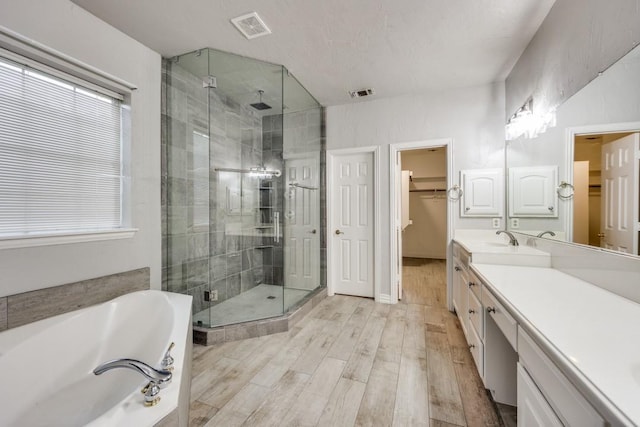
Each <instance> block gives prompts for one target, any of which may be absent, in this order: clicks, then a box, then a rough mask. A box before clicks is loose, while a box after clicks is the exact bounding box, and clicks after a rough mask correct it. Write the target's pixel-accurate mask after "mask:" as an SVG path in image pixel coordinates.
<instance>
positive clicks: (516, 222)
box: [511, 218, 520, 228]
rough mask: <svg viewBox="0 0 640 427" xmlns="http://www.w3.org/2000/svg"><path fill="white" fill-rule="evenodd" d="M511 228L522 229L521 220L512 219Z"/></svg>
mask: <svg viewBox="0 0 640 427" xmlns="http://www.w3.org/2000/svg"><path fill="white" fill-rule="evenodd" d="M511 228H520V218H511Z"/></svg>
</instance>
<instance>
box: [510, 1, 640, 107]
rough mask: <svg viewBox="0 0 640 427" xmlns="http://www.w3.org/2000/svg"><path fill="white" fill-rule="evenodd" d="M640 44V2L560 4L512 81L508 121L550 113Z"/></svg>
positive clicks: (533, 40) (555, 6) (530, 45)
mask: <svg viewBox="0 0 640 427" xmlns="http://www.w3.org/2000/svg"><path fill="white" fill-rule="evenodd" d="M638 42H640V0H608V1H602V0H556V2H555V4H554V5H553V7H552V8H551V10H550V11H549V14H548V15H547V17H546V18H545V20H544V22H543V23H542V25H541V26H540V28H539V29H538V31H537V32H536V35H535V36H534V37H533V39H532V40H531V42H530V43H529V45H528V46H527V48H526V49H525V51H524V52H523V54H522V55H521V57H520V59H519V60H518V62H517V63H516V65H515V66H514V67H513V69H512V71H511V73H510V74H509V76H508V77H507V80H506V109H505V110H506V117H510V116H511V115H512V114H513V113H514V112H515V111H516V110H517V109H518V108H519V107H520V106H521V105H522V104H523V103H524V102H525V101H526V100H527V98H528V97H529V96H531V95H533V99H534V111H535V110H537V109H538V108H540V109H541V111H542V112H546V111H547V109H548V107H556V106H558V105H560V104H561V103H562V102H563V101H565V100H566V99H568V98H569V97H570V96H572V95H573V94H574V93H576V92H577V91H578V90H580V89H581V88H582V87H583V86H584V85H586V84H587V83H588V82H589V81H591V80H593V79H594V78H595V77H596V76H597V75H598V73H599V72H601V71H604V70H606V69H607V68H608V67H609V66H610V65H611V64H613V63H614V62H615V61H617V60H618V59H619V58H621V57H622V56H623V55H624V54H625V53H627V52H629V51H630V50H631V49H632V48H633V47H634V46H635V45H637V44H638Z"/></svg>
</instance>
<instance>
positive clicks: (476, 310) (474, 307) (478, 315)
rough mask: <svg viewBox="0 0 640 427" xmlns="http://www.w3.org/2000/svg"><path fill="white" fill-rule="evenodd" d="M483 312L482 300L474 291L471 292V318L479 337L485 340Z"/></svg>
mask: <svg viewBox="0 0 640 427" xmlns="http://www.w3.org/2000/svg"><path fill="white" fill-rule="evenodd" d="M482 314H483V313H482V304H480V300H479V299H478V297H476V296H475V294H474V293H473V292H469V320H470V321H471V324H472V325H473V327H474V328H475V330H476V332H477V333H478V337H480V339H481V340H484V324H483V323H484V322H483V320H484V316H483V315H482Z"/></svg>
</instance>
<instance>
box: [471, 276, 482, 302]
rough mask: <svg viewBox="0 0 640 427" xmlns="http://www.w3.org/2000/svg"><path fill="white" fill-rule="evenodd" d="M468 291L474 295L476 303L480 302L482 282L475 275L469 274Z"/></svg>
mask: <svg viewBox="0 0 640 427" xmlns="http://www.w3.org/2000/svg"><path fill="white" fill-rule="evenodd" d="M468 285H469V290H470V291H471V292H472V293H474V294H475V295H476V297H477V298H478V301H480V302H482V282H481V281H480V280H478V278H477V277H476V275H475V274H473V273H472V272H469V283H468Z"/></svg>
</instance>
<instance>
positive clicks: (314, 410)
mask: <svg viewBox="0 0 640 427" xmlns="http://www.w3.org/2000/svg"><path fill="white" fill-rule="evenodd" d="M417 267H419V268H416V269H414V268H413V267H411V266H407V268H405V274H408V276H405V282H404V284H405V289H406V293H405V299H404V301H403V302H402V303H400V304H396V305H393V306H391V305H383V304H376V303H375V302H374V301H372V300H370V299H364V298H357V297H348V296H340V295H337V296H334V297H327V298H326V299H325V300H323V301H322V302H321V303H320V304H318V305H317V306H316V307H315V308H314V309H313V310H312V311H311V312H310V313H309V314H308V315H307V316H306V317H305V318H304V319H303V320H301V321H300V322H299V323H298V324H297V325H296V326H295V327H294V328H293V329H291V330H289V331H288V332H283V333H279V334H274V335H268V336H263V337H259V338H252V339H247V340H243V341H235V342H227V343H224V344H219V345H215V346H211V347H202V346H195V347H194V361H193V380H192V389H191V399H192V404H191V414H190V416H191V424H190V425H191V426H202V425H206V426H225V427H227V426H236V425H237V426H239V425H247V426H287V425H291V426H306V425H311V426H314V425H319V426H323V425H326V426H337V425H344V426H351V425H365V426H392V425H393V426H409V425H423V426H427V425H432V426H466V425H469V426H474V425H483V426H492V425H495V426H497V425H500V424H499V420H498V415H497V414H496V412H495V410H494V407H493V405H492V403H491V401H490V400H489V398H488V397H487V394H486V392H485V390H484V388H483V386H482V380H481V379H480V378H479V376H478V374H477V371H476V369H475V366H474V362H473V360H472V358H471V354H470V353H469V350H468V348H467V346H466V342H465V340H464V337H463V335H462V331H461V329H460V325H459V323H458V320H457V318H456V317H455V315H454V314H452V313H449V312H448V311H447V310H446V309H445V308H444V300H445V299H446V298H444V296H443V295H444V291H443V290H444V288H443V286H444V285H443V281H444V274H443V271H444V267H443V266H442V265H440V266H438V265H435V266H433V265H429V266H425V265H421V266H417ZM440 270H442V272H440ZM412 286H413V287H414V288H413V289H414V290H413V291H412ZM418 289H419V290H418Z"/></svg>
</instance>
